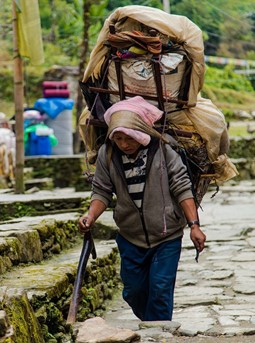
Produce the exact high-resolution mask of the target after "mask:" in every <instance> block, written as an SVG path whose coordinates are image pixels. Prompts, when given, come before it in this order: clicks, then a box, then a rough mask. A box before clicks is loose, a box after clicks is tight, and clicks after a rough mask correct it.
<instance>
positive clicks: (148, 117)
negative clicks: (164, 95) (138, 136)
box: [104, 96, 163, 127]
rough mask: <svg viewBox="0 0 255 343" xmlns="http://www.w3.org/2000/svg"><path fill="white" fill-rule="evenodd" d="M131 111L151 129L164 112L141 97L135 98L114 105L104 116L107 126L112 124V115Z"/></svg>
mask: <svg viewBox="0 0 255 343" xmlns="http://www.w3.org/2000/svg"><path fill="white" fill-rule="evenodd" d="M119 111H130V112H134V113H136V114H138V115H139V116H140V117H141V118H142V119H143V120H144V121H145V123H147V124H148V125H150V126H151V127H152V126H153V124H154V123H155V122H156V121H158V120H159V119H160V118H161V117H162V115H163V111H161V110H159V109H158V108H157V107H156V106H154V105H152V104H150V103H149V102H147V101H146V100H144V98H142V97H141V96H135V97H133V98H130V99H127V100H122V101H119V102H116V103H115V104H113V105H112V106H111V107H110V108H108V110H107V111H106V112H105V114H104V120H105V122H106V124H107V125H109V123H110V119H111V115H112V114H113V113H114V112H119Z"/></svg>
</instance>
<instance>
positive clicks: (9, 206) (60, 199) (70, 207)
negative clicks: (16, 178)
mask: <svg viewBox="0 0 255 343" xmlns="http://www.w3.org/2000/svg"><path fill="white" fill-rule="evenodd" d="M89 196H90V192H75V191H74V189H73V188H64V189H54V190H42V191H38V192H35V193H32V192H31V193H29V194H28V193H25V194H14V192H13V191H12V192H5V191H4V190H2V191H1V192H0V208H1V211H0V222H1V221H5V220H8V219H12V218H20V217H23V216H36V215H44V214H54V213H65V212H72V211H79V210H81V211H82V209H83V208H84V207H86V202H87V201H88V198H89Z"/></svg>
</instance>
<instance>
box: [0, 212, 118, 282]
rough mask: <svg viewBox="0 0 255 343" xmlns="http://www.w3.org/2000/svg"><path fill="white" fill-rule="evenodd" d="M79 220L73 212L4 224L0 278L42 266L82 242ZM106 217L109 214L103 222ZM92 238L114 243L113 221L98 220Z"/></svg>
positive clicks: (0, 236)
mask: <svg viewBox="0 0 255 343" xmlns="http://www.w3.org/2000/svg"><path fill="white" fill-rule="evenodd" d="M79 216H80V213H78V212H72V213H61V214H54V215H45V216H35V217H22V218H19V219H15V220H14V219H13V220H9V221H6V222H2V223H1V224H0V253H1V255H0V275H1V274H5V273H6V272H7V271H9V270H11V269H12V268H13V267H15V266H17V265H20V264H28V263H39V262H41V261H42V260H44V259H46V258H49V257H51V256H53V255H54V254H59V253H60V252H61V251H62V250H63V249H66V248H69V247H70V246H72V245H73V244H75V243H76V242H77V241H78V240H79V239H80V238H81V235H80V233H79V232H78V228H77V221H78V218H79ZM106 216H107V213H106V214H104V216H102V218H104V217H106ZM110 217H112V216H110ZM106 225H110V226H111V229H110V228H109V227H107V226H106ZM93 234H94V236H95V237H97V238H105V239H111V238H113V237H115V226H114V224H113V222H111V220H108V222H107V219H106V224H102V221H100V220H99V221H98V223H97V224H96V225H95V227H94V229H93Z"/></svg>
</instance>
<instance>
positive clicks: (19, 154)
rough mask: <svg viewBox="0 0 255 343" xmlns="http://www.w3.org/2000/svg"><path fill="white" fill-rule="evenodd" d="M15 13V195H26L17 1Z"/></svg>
mask: <svg viewBox="0 0 255 343" xmlns="http://www.w3.org/2000/svg"><path fill="white" fill-rule="evenodd" d="M12 13H13V70H14V76H13V81H14V103H15V134H16V166H15V193H17V194H21V193H24V180H23V179H24V178H23V172H24V120H23V111H24V108H23V101H24V87H23V71H22V69H23V65H22V59H21V56H20V54H19V42H18V22H17V13H16V4H15V1H14V0H13V1H12Z"/></svg>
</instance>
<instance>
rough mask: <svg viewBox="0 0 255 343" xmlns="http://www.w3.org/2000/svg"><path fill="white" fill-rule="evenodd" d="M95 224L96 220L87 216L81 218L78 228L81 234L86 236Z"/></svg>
mask: <svg viewBox="0 0 255 343" xmlns="http://www.w3.org/2000/svg"><path fill="white" fill-rule="evenodd" d="M94 223H95V220H94V218H93V217H92V216H90V215H85V216H82V217H80V219H79V221H78V227H79V231H80V233H82V234H84V233H85V232H88V231H89V230H90V229H91V227H92V226H93V225H94Z"/></svg>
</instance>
